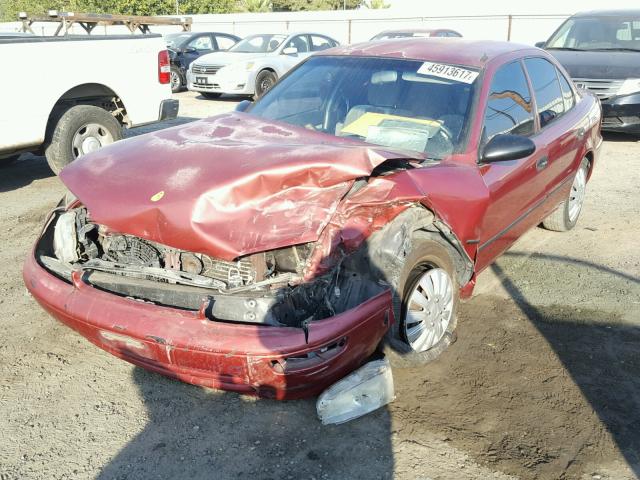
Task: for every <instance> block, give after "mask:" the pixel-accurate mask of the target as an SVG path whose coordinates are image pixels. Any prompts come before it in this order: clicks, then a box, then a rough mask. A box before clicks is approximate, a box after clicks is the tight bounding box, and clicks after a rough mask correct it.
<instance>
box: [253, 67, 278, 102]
mask: <svg viewBox="0 0 640 480" xmlns="http://www.w3.org/2000/svg"><path fill="white" fill-rule="evenodd" d="M277 81H278V76H277V75H276V74H275V73H274V72H272V71H271V70H262V71H261V72H260V73H258V76H257V77H256V94H255V97H256V100H257V99H258V98H260V97H262V96H263V95H264V94H265V93H267V92H268V91H269V90H271V88H272V87H273V86H274V85H275V84H276V82H277Z"/></svg>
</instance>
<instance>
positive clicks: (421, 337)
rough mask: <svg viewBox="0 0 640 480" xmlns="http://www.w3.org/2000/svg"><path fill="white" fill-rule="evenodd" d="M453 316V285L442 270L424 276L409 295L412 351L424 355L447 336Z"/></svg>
mask: <svg viewBox="0 0 640 480" xmlns="http://www.w3.org/2000/svg"><path fill="white" fill-rule="evenodd" d="M452 315H453V282H452V281H451V278H450V277H449V274H448V273H447V272H446V271H445V270H443V269H441V268H432V269H430V270H427V271H426V272H424V273H423V274H422V276H421V277H420V278H419V279H418V281H417V282H416V285H415V286H414V287H413V290H412V291H411V292H410V293H409V301H408V303H407V311H406V316H405V321H404V336H405V338H406V339H407V342H408V343H409V345H411V348H413V349H414V350H415V351H417V352H424V351H426V350H429V349H430V348H432V347H433V346H435V345H436V344H437V343H438V342H439V341H440V340H441V339H442V337H443V336H444V334H445V332H446V331H447V328H448V327H449V323H450V322H451V317H452Z"/></svg>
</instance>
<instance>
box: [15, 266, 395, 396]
mask: <svg viewBox="0 0 640 480" xmlns="http://www.w3.org/2000/svg"><path fill="white" fill-rule="evenodd" d="M23 275H24V281H25V285H26V286H27V288H28V289H29V291H30V292H31V294H32V295H33V296H34V298H35V299H36V300H37V301H38V302H39V303H40V305H42V307H43V308H44V309H45V310H46V311H47V312H49V313H50V314H51V315H52V316H54V317H55V318H57V319H58V320H60V321H61V322H63V323H64V324H66V325H67V326H69V327H71V328H72V329H74V330H76V331H77V332H78V333H80V334H81V335H82V336H84V337H85V338H87V339H88V340H89V341H91V342H92V343H94V344H95V345H97V346H98V347H100V348H102V349H103V350H105V351H107V352H109V353H111V354H113V355H115V356H117V357H119V358H122V359H124V360H127V361H128V362H131V363H133V364H135V365H139V366H141V367H143V368H146V369H149V370H152V371H155V372H157V373H160V374H163V375H166V376H169V377H172V378H176V379H178V380H182V381H184V382H187V383H191V384H194V385H200V386H204V387H209V388H216V389H221V390H231V391H236V392H240V393H245V394H254V395H258V396H261V397H267V398H276V399H296V398H303V397H307V396H312V395H317V394H318V393H320V392H321V391H322V390H324V389H325V388H327V387H328V386H329V385H331V384H333V383H334V382H336V381H337V380H339V379H340V378H342V377H343V376H345V375H346V374H348V373H349V372H351V371H352V370H354V369H355V368H357V367H358V366H360V365H361V364H362V363H363V362H364V361H365V360H366V359H367V358H368V357H369V356H370V355H371V354H372V353H373V352H374V350H375V349H376V347H377V345H378V344H379V342H380V341H381V339H382V338H383V336H384V334H385V332H386V331H387V329H388V328H389V324H390V322H392V321H393V312H392V309H391V293H390V291H389V290H385V291H383V292H382V293H380V294H378V295H376V296H374V297H372V298H370V299H368V300H367V301H365V302H364V303H362V304H360V305H358V306H357V307H355V308H353V309H351V310H347V311H345V312H343V313H341V314H339V315H336V316H334V317H331V318H328V319H325V320H319V321H315V322H312V323H311V324H310V325H309V327H308V338H307V339H305V333H304V331H303V330H302V329H300V328H293V327H273V326H258V325H247V324H242V325H240V324H232V323H225V322H216V321H211V320H209V319H207V318H206V316H205V315H204V313H203V312H193V311H187V310H180V309H175V308H170V307H161V306H158V305H153V304H149V303H142V302H140V301H138V300H134V299H131V298H125V297H121V296H118V295H115V294H112V293H108V292H104V291H101V290H98V289H97V288H94V287H92V286H91V285H89V284H88V283H85V282H84V281H83V280H82V277H81V276H80V275H75V274H74V276H73V282H72V283H69V282H67V281H64V280H62V279H60V278H58V277H57V276H55V275H53V274H52V273H50V272H49V271H48V270H46V269H45V268H44V267H42V266H41V265H40V264H39V263H38V261H37V260H36V258H35V254H34V253H32V254H31V255H29V257H28V258H27V260H26V262H25V265H24V270H23Z"/></svg>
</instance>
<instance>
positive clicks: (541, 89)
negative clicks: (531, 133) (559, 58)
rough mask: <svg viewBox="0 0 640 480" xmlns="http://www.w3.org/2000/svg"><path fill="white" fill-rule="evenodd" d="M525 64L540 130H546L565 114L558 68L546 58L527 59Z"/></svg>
mask: <svg viewBox="0 0 640 480" xmlns="http://www.w3.org/2000/svg"><path fill="white" fill-rule="evenodd" d="M524 63H525V65H526V67H527V72H529V78H530V79H531V85H532V86H533V92H534V95H535V97H536V105H537V110H538V111H537V113H538V117H539V118H540V128H544V127H546V126H547V125H549V124H550V123H551V122H553V121H554V120H555V119H556V118H558V117H560V116H561V115H562V114H563V113H564V100H563V97H562V92H561V90H560V83H559V82H558V74H557V73H556V72H557V71H556V67H555V66H553V64H552V63H551V62H549V61H548V60H545V59H544V58H527V59H526V60H525V61H524Z"/></svg>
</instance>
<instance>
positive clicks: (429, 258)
mask: <svg viewBox="0 0 640 480" xmlns="http://www.w3.org/2000/svg"><path fill="white" fill-rule="evenodd" d="M458 290H459V287H458V283H457V281H456V270H455V265H454V261H453V259H452V258H451V255H450V253H449V251H448V249H447V248H446V247H445V246H444V245H443V244H442V243H440V242H437V241H435V240H433V239H432V238H430V237H429V235H428V234H421V233H417V234H416V238H415V240H414V245H413V248H412V250H411V252H410V254H409V255H408V256H407V258H406V261H405V264H404V267H403V270H402V272H401V274H400V278H399V284H398V286H397V292H396V294H395V295H394V316H395V318H396V321H395V323H394V324H393V325H392V326H391V328H390V329H389V331H388V332H387V337H386V341H385V348H384V350H385V354H386V356H387V358H389V361H390V362H391V364H392V365H393V366H395V367H401V368H404V367H415V366H421V365H425V364H427V363H429V362H431V361H433V360H435V359H436V358H437V357H438V356H440V354H442V352H444V350H446V348H447V347H448V346H449V345H450V344H451V343H453V342H454V341H455V329H456V325H457V319H456V311H457V307H458Z"/></svg>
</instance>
